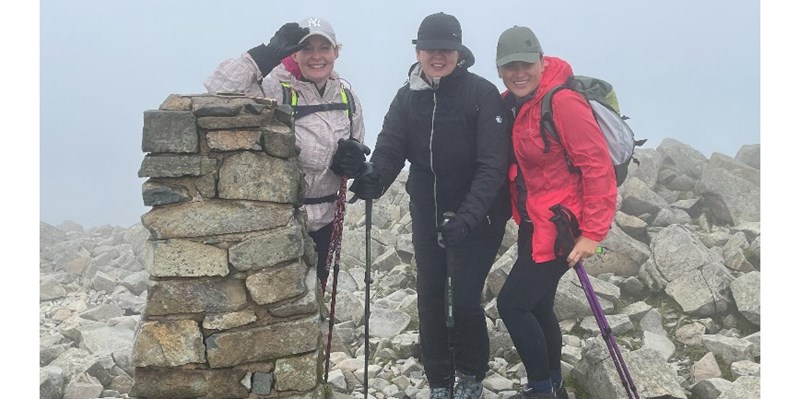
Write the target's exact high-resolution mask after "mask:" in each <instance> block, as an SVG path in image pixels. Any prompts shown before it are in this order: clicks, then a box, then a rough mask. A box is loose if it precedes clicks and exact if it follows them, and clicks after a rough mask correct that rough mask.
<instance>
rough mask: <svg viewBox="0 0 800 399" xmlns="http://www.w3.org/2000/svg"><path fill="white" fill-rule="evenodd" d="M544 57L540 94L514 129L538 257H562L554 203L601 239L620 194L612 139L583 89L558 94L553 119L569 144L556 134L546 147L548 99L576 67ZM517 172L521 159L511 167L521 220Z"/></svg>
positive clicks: (516, 215)
mask: <svg viewBox="0 0 800 399" xmlns="http://www.w3.org/2000/svg"><path fill="white" fill-rule="evenodd" d="M543 62H544V71H543V72H542V80H541V82H540V83H539V87H538V89H537V90H536V92H535V94H534V97H533V98H532V99H531V100H529V101H528V102H526V103H524V104H523V105H522V107H521V108H520V109H519V112H518V114H517V116H516V119H515V121H514V128H513V133H512V142H513V146H514V155H515V156H516V159H517V164H518V165H519V167H520V168H521V170H522V175H523V178H524V181H525V187H526V189H527V198H526V200H525V208H526V210H527V212H528V215H529V216H530V218H531V222H532V223H533V226H534V232H533V243H532V244H533V245H532V246H533V251H532V252H533V253H532V256H533V260H534V261H535V262H536V263H542V262H547V261H550V260H553V259H555V258H556V256H555V253H554V250H553V245H554V243H555V239H556V228H555V225H554V224H553V222H551V221H550V217H551V216H553V213H552V212H551V211H550V210H549V208H550V207H551V206H553V205H555V204H558V203H560V204H561V205H562V206H565V207H567V208H569V210H571V211H572V212H573V213H574V214H575V216H576V217H577V219H578V223H579V225H580V229H581V232H582V235H583V236H585V237H587V238H590V239H592V240H594V241H598V242H600V241H602V240H603V239H604V238H605V236H606V234H607V233H608V230H609V229H610V228H611V223H612V221H613V219H614V212H615V210H616V199H617V184H616V179H615V177H614V168H613V166H612V163H611V158H610V155H609V152H608V144H607V143H606V140H605V137H603V133H602V132H601V131H600V127H599V126H598V125H597V122H596V121H595V119H594V116H593V115H592V109H591V107H590V106H589V104H588V103H587V102H586V100H585V99H584V98H583V97H582V96H581V95H580V94H578V93H577V92H575V91H572V90H561V91H559V92H558V93H556V94H555V95H554V96H553V120H554V123H555V127H556V132H558V134H559V136H560V137H561V141H562V143H564V146H562V145H561V144H559V143H558V142H557V141H556V140H554V139H552V138H550V152H548V153H545V152H544V142H543V141H542V132H541V131H540V121H541V110H542V107H541V103H542V99H543V98H544V95H545V94H546V93H547V92H548V91H550V89H552V88H553V87H555V86H558V85H560V84H564V83H565V82H566V81H567V77H568V76H570V75H572V67H571V66H570V65H569V64H568V63H567V62H566V61H564V60H561V59H559V58H556V57H544V60H543ZM507 94H508V92H506V93H504V95H507ZM565 147H566V151H567V154H568V155H569V159H570V160H572V163H573V164H574V166H575V167H576V168H577V169H579V170H580V174H578V173H571V172H570V171H569V169H568V168H567V161H566V159H565V158H564V148H565ZM517 173H518V171H517V165H515V164H512V165H511V167H510V168H509V179H510V180H511V184H510V186H511V191H512V195H511V201H512V208H513V214H514V220H515V221H516V222H517V223H519V222H520V216H519V213H518V211H517V207H516V204H517V193H516V187H515V184H514V183H513V182H514V179H515V178H516V177H517Z"/></svg>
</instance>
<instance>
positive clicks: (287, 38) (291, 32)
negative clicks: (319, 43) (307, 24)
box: [267, 22, 308, 60]
mask: <svg viewBox="0 0 800 399" xmlns="http://www.w3.org/2000/svg"><path fill="white" fill-rule="evenodd" d="M307 34H308V28H301V27H300V25H298V24H297V22H289V23H287V24H284V25H283V26H281V28H280V29H278V31H277V32H275V36H272V39H269V44H267V48H268V49H269V48H271V49H274V51H275V54H277V55H278V57H280V59H281V60H282V59H284V58H286V57H288V56H290V55H292V54H294V53H295V52H297V51H298V50H300V49H301V48H303V45H302V44H300V40H301V39H302V38H303V37H305V35H307Z"/></svg>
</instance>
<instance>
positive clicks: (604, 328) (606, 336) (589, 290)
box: [574, 260, 639, 399]
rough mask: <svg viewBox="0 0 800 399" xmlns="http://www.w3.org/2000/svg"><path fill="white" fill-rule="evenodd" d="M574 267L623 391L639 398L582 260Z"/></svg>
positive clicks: (629, 395)
mask: <svg viewBox="0 0 800 399" xmlns="http://www.w3.org/2000/svg"><path fill="white" fill-rule="evenodd" d="M574 269H575V273H576V274H577V275H578V280H580V282H581V286H582V287H583V293H584V294H585V295H586V300H587V301H588V302H589V307H590V308H591V309H592V313H593V314H594V318H595V321H597V327H598V328H600V333H601V334H602V335H603V340H604V341H606V346H607V347H608V352H609V354H610V355H611V360H613V361H614V367H615V368H616V369H617V373H618V374H619V378H620V380H621V381H622V386H623V388H625V393H626V394H627V395H628V398H629V399H639V394H638V392H636V385H634V384H633V378H631V374H630V372H629V371H628V367H627V366H626V365H625V359H623V358H622V353H621V352H620V349H619V344H617V339H616V337H614V334H613V332H612V331H611V327H610V326H609V325H608V320H607V319H606V315H605V313H604V312H603V308H602V306H600V300H599V299H598V298H597V294H595V292H594V288H593V287H592V283H591V282H590V281H589V275H588V274H587V273H586V269H584V268H583V261H582V260H580V261H578V263H577V264H576V265H575V267H574Z"/></svg>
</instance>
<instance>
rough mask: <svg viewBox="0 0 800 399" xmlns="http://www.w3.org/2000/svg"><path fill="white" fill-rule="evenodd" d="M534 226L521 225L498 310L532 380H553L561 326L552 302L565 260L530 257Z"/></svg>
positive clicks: (558, 354)
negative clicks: (541, 259)
mask: <svg viewBox="0 0 800 399" xmlns="http://www.w3.org/2000/svg"><path fill="white" fill-rule="evenodd" d="M532 233H533V225H531V223H530V222H523V223H521V224H520V226H519V235H518V239H517V240H518V241H517V246H518V251H519V252H518V253H517V261H516V262H515V263H514V266H513V267H512V268H511V273H509V275H508V278H507V279H506V282H505V284H503V288H502V289H501V290H500V294H499V295H498V296H497V310H498V311H499V312H500V317H501V318H502V319H503V323H505V325H506V328H508V332H509V333H510V334H511V340H512V341H513V342H514V346H515V347H516V348H517V353H518V354H519V356H520V358H522V363H523V364H524V365H525V369H526V371H527V373H528V380H529V381H539V380H547V379H550V370H558V369H560V368H561V329H560V327H559V325H558V319H557V318H556V313H555V310H554V309H553V304H554V302H555V297H556V289H557V288H558V281H559V280H560V279H561V276H563V275H564V273H565V272H566V271H567V270H569V268H568V267H567V265H566V263H565V262H564V261H559V260H554V261H550V262H545V263H534V262H533V259H532V258H531V235H532Z"/></svg>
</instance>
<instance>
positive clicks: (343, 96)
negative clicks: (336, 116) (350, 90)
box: [342, 86, 350, 116]
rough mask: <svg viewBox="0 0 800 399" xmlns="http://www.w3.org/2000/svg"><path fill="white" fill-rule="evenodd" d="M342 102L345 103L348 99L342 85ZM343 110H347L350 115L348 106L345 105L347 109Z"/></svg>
mask: <svg viewBox="0 0 800 399" xmlns="http://www.w3.org/2000/svg"><path fill="white" fill-rule="evenodd" d="M342 102H343V103H345V104H347V103H348V101H347V93H346V92H345V91H344V86H343V87H342ZM345 112H347V115H348V116H349V115H350V107H347V110H345Z"/></svg>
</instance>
